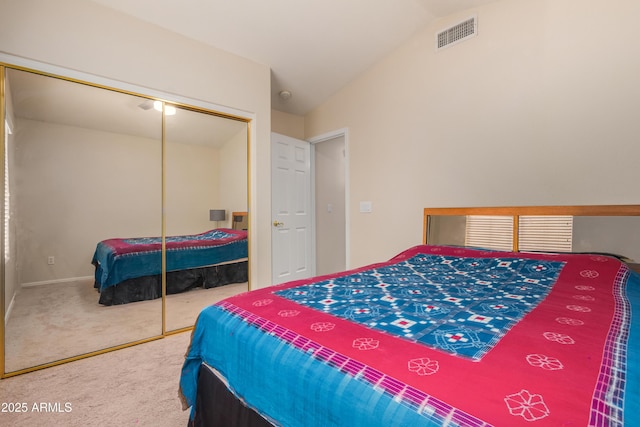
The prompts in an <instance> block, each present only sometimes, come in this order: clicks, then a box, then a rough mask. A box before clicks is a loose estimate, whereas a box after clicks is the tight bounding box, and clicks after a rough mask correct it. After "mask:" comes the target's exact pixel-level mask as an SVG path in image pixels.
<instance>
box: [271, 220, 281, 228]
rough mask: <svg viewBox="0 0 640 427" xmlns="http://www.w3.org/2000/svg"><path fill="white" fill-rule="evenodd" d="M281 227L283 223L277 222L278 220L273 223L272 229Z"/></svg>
mask: <svg viewBox="0 0 640 427" xmlns="http://www.w3.org/2000/svg"><path fill="white" fill-rule="evenodd" d="M282 225H284V222H280V221H278V220H275V221H273V226H274V227H280V226H282Z"/></svg>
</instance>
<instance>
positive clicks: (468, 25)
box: [436, 16, 478, 50]
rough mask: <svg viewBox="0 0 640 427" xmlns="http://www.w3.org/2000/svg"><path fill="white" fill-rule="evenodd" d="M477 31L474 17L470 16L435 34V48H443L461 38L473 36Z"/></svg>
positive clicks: (457, 41)
mask: <svg viewBox="0 0 640 427" xmlns="http://www.w3.org/2000/svg"><path fill="white" fill-rule="evenodd" d="M477 32H478V25H477V19H476V17H475V16H474V17H471V18H469V19H466V20H464V21H462V22H461V23H459V24H456V25H454V26H453V27H450V28H447V29H446V30H443V31H440V32H439V33H438V34H436V50H440V49H444V48H445V47H449V46H451V45H454V44H456V43H459V42H461V41H463V40H466V39H468V38H471V37H475V35H476V33H477Z"/></svg>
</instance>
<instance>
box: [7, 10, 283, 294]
mask: <svg viewBox="0 0 640 427" xmlns="http://www.w3.org/2000/svg"><path fill="white" fill-rule="evenodd" d="M0 10H1V11H2V13H0V53H4V54H9V55H13V56H16V57H20V58H25V59H27V60H34V61H38V62H41V63H44V64H51V65H53V66H57V67H64V68H65V69H69V70H73V71H79V72H82V73H89V74H91V75H94V76H98V77H105V78H108V79H111V80H114V81H118V82H122V83H123V84H132V85H136V86H137V87H141V88H142V89H144V88H149V89H150V90H153V91H161V92H162V93H166V94H169V95H170V96H168V98H169V100H172V99H173V95H172V94H175V97H178V98H183V97H184V98H188V99H190V100H195V101H197V102H202V103H213V104H216V105H219V106H222V107H225V108H232V109H234V110H236V111H244V112H246V115H247V116H248V117H252V118H253V121H252V124H251V138H252V147H251V150H252V153H251V162H252V168H253V172H252V178H253V181H254V182H253V183H252V185H251V191H252V195H251V220H252V221H253V222H254V223H253V224H252V226H251V240H252V244H251V247H250V250H251V253H250V256H251V267H250V269H251V270H250V274H251V280H252V282H253V286H254V287H260V286H264V285H265V284H268V283H270V281H271V254H270V247H271V240H270V239H271V238H270V232H271V229H270V221H269V216H270V213H269V212H270V209H271V208H270V206H271V188H270V182H271V179H270V172H269V168H270V155H269V153H270V146H269V135H270V121H271V118H270V115H271V109H270V70H269V67H268V66H266V65H263V64H257V63H254V62H252V61H249V60H247V59H244V58H241V57H238V56H235V55H232V54H229V53H227V52H224V51H222V50H219V49H215V48H212V47H209V46H206V45H204V44H202V43H199V42H195V41H193V40H190V39H187V38H184V37H181V36H178V35H176V34H175V33H172V32H170V31H166V30H163V29H161V28H159V27H156V26H153V25H150V24H148V23H145V22H142V21H139V20H137V19H134V18H131V17H128V16H126V15H124V14H121V13H119V12H116V11H113V10H110V9H108V8H104V7H102V6H100V5H97V4H95V3H91V2H86V1H79V0H58V1H55V2H52V1H49V0H21V1H14V0H0ZM142 92H146V90H142ZM261 212H264V214H263V215H262V216H261ZM259 236H260V237H259ZM258 253H260V256H257V254H258Z"/></svg>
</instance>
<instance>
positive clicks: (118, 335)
mask: <svg viewBox="0 0 640 427" xmlns="http://www.w3.org/2000/svg"><path fill="white" fill-rule="evenodd" d="M246 290H247V283H238V284H232V285H226V286H221V287H219V288H212V289H194V290H191V291H188V292H184V293H181V294H175V295H169V296H167V302H166V311H167V316H166V322H167V330H169V331H171V330H175V329H179V328H184V327H189V326H192V325H193V324H194V322H195V319H196V317H197V315H198V313H200V311H201V310H202V308H204V307H205V306H207V305H210V304H213V303H215V302H217V301H219V300H221V299H223V298H226V297H228V296H231V295H235V294H237V293H239V292H243V291H246ZM161 322H162V305H161V300H160V299H157V300H152V301H140V302H135V303H130V304H123V305H116V306H110V307H106V306H101V305H100V304H98V293H97V292H96V290H95V289H94V288H93V282H92V280H91V279H87V280H79V281H74V282H69V283H59V284H52V285H46V286H35V287H27V288H22V289H21V290H20V292H19V293H18V295H17V296H16V299H15V302H14V305H13V308H12V310H11V315H10V317H9V319H8V322H7V325H6V329H5V341H6V346H5V369H6V372H13V371H17V370H20V369H24V368H28V367H32V366H37V365H40V364H44V363H49V362H53V361H56V360H61V359H65V358H68V357H73V356H76V355H79V354H85V353H89V352H92V351H96V350H100V349H103V348H108V347H113V346H116V345H120V344H124V343H129V342H134V341H137V340H141V339H145V338H149V337H153V336H158V335H161V334H162V325H161ZM0 409H1V408H0ZM0 424H1V423H0Z"/></svg>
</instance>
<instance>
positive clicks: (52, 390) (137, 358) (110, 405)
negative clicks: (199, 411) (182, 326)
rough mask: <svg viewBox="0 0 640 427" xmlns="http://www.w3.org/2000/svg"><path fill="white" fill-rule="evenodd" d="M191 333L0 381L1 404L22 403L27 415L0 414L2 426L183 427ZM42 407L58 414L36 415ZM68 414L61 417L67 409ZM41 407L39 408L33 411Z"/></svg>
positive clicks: (185, 420) (184, 423)
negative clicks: (181, 395) (182, 381)
mask: <svg viewBox="0 0 640 427" xmlns="http://www.w3.org/2000/svg"><path fill="white" fill-rule="evenodd" d="M189 338H190V334H189V333H180V334H176V335H172V336H168V337H166V338H163V339H159V340H157V341H152V342H149V343H145V344H141V345H137V346H134V347H131V348H126V349H123V350H118V351H114V352H110V353H106V354H101V355H99V356H95V357H91V358H88V359H83V360H78V361H75V362H71V363H66V364H63V365H60V366H54V367H52V368H48V369H44V370H41V371H36V372H31V373H28V374H24V375H19V376H16V377H12V378H5V379H3V380H0V402H3V403H5V402H6V403H8V402H12V403H23V402H24V403H26V404H27V408H28V410H27V412H26V413H6V412H0V425H1V426H12V427H19V426H30V427H39V426H72V427H73V426H100V427H110V426H151V427H165V426H166V427H174V426H176V427H179V426H186V425H187V421H188V416H189V414H188V411H187V412H183V411H182V410H181V407H180V400H179V399H178V383H179V377H180V369H181V367H182V362H183V361H184V353H185V351H186V349H187V346H188V344H189ZM40 403H45V405H46V406H48V407H51V408H54V409H55V408H56V405H58V406H59V407H60V408H62V412H53V413H52V412H49V413H47V412H37V411H34V410H33V405H34V404H37V405H39V404H40ZM67 403H68V405H67V408H69V409H70V411H68V412H64V411H65V404H67ZM37 407H39V406H37Z"/></svg>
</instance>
